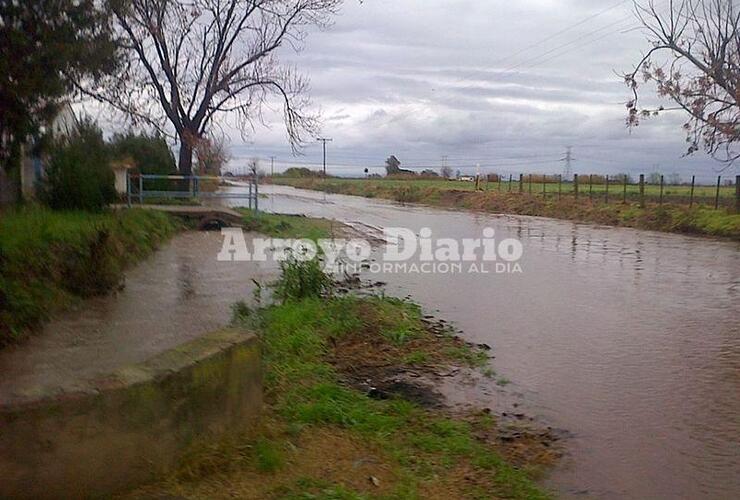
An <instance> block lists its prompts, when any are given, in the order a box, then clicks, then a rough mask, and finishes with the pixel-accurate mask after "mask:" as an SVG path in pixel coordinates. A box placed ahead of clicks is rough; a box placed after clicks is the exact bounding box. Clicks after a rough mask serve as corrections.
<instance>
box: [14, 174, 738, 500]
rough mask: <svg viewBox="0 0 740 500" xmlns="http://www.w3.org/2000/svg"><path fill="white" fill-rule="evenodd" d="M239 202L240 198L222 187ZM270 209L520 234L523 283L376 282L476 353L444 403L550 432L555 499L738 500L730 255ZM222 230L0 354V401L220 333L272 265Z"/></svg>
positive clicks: (607, 231)
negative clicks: (223, 252)
mask: <svg viewBox="0 0 740 500" xmlns="http://www.w3.org/2000/svg"><path fill="white" fill-rule="evenodd" d="M236 189H238V188H236ZM263 192H265V193H267V194H268V198H267V199H263V200H260V202H261V207H262V208H263V209H266V210H270V211H276V212H285V213H299V214H307V215H312V216H320V217H330V218H335V219H338V220H341V221H344V222H347V223H349V224H351V225H353V226H354V227H355V228H356V229H358V230H360V231H363V232H367V233H370V234H377V233H378V232H379V231H380V229H382V228H383V227H398V226H403V227H408V228H410V229H413V230H414V231H416V232H418V231H419V229H420V228H422V227H429V228H431V229H432V230H433V233H434V236H435V237H452V238H464V237H479V236H480V235H481V234H482V231H483V228H485V227H492V228H494V229H495V230H496V237H497V238H499V239H503V238H505V237H515V238H519V239H520V240H521V241H522V243H523V246H524V257H523V259H522V261H521V265H522V270H523V272H522V273H521V274H458V275H446V274H383V275H374V276H367V277H368V278H369V279H377V280H381V281H385V282H387V283H388V285H387V287H388V289H389V292H390V293H393V294H395V295H399V296H405V295H407V294H408V295H411V296H412V297H413V298H414V300H416V301H418V302H420V303H421V304H422V305H423V306H424V307H425V309H426V310H427V311H430V312H435V314H437V315H438V316H439V317H442V318H445V319H447V320H451V321H453V322H454V324H455V325H456V326H457V327H459V328H460V329H461V330H463V331H464V336H465V338H466V339H468V340H470V341H473V342H482V343H487V344H490V345H491V346H492V348H493V351H492V353H493V354H494V355H495V359H494V361H493V363H494V368H495V369H496V371H497V373H498V377H505V378H506V379H508V380H510V381H511V383H510V384H508V385H506V386H505V387H501V388H498V389H496V390H487V389H486V390H479V389H478V388H475V387H469V388H468V389H467V390H465V392H464V393H458V394H455V395H454V396H455V397H454V398H453V399H455V400H457V401H470V402H475V403H477V404H484V405H487V406H490V407H491V408H493V409H494V410H495V411H498V412H505V411H506V412H510V411H512V408H514V405H516V408H517V409H516V410H515V411H517V412H523V413H525V414H527V415H532V416H534V417H535V418H536V419H537V420H538V421H541V422H543V423H546V424H547V425H552V426H553V427H555V428H558V429H564V430H566V431H568V432H569V433H570V434H571V437H570V438H568V439H567V440H566V443H565V444H566V448H567V452H568V453H567V456H566V458H565V459H564V460H563V461H562V462H561V464H560V465H559V466H558V468H557V469H556V470H555V471H553V472H552V474H551V475H550V477H549V479H548V482H547V485H548V486H549V487H551V488H553V489H554V490H555V491H556V492H557V493H558V496H561V497H563V498H606V499H612V498H614V499H617V498H629V499H633V498H634V499H648V498H656V499H663V498H665V499H675V498H685V499H699V498H701V499H703V498H707V499H719V498H722V499H724V498H738V497H740V323H738V315H739V313H740V251H739V250H740V245H738V244H737V243H730V242H720V241H712V240H705V239H699V238H691V237H684V236H680V235H670V234H659V233H652V232H645V231H636V230H630V229H615V228H600V227H594V226H589V225H582V224H574V223H570V222H563V221H554V220H549V219H539V218H527V217H507V216H496V215H491V214H478V213H470V212H455V211H445V210H438V209H432V208H425V207H408V206H401V205H398V204H394V203H391V202H385V201H379V200H368V199H363V198H357V197H349V196H341V195H325V194H323V193H316V192H310V191H300V190H295V189H292V188H287V187H279V186H265V187H264V188H263ZM220 247H221V237H220V235H219V234H218V233H185V234H182V235H179V236H177V237H176V238H174V239H173V240H172V241H171V242H170V243H169V244H168V245H166V246H165V247H164V248H163V249H162V250H160V251H159V252H157V253H156V254H155V255H153V256H152V257H151V258H150V259H148V260H146V261H145V262H143V263H142V264H140V265H139V266H136V267H134V268H132V269H131V270H130V271H129V272H128V273H127V278H126V287H125V288H124V289H123V290H122V291H121V292H120V293H118V294H115V295H112V296H109V297H103V298H98V299H93V300H89V301H85V302H84V303H83V304H81V306H80V308H78V309H77V310H75V311H71V312H70V313H68V314H65V315H63V316H62V317H60V318H57V319H55V320H54V321H52V322H51V323H50V324H48V325H47V327H46V328H45V329H44V331H43V332H41V334H40V335H37V336H35V337H33V338H32V339H30V341H29V342H26V343H25V344H23V345H21V346H18V347H17V348H12V349H6V350H4V351H2V352H0V373H1V374H2V377H1V378H0V402H3V401H6V402H7V401H9V400H13V398H23V397H28V396H34V395H38V394H40V393H46V392H48V391H50V390H51V391H54V390H61V389H67V390H68V389H73V388H75V386H77V385H79V384H84V380H86V379H87V378H89V377H94V376H95V375H97V374H100V373H104V372H106V370H109V369H110V367H111V366H112V365H115V364H122V363H131V362H137V361H142V360H144V359H146V358H147V357H149V356H151V355H152V354H154V353H157V352H160V351H162V350H164V349H167V348H169V347H172V346H175V345H178V344H180V343H183V342H186V341H187V340H190V339H193V338H195V337H197V336H199V335H202V334H203V333H205V332H208V331H211V330H213V329H215V328H218V327H220V326H222V325H224V324H226V323H227V322H228V319H229V308H230V305H231V304H232V303H233V302H234V301H236V300H239V299H249V298H250V297H251V293H252V289H253V287H254V285H253V284H252V281H251V279H252V278H254V279H257V280H260V281H266V280H269V279H271V277H273V276H274V275H275V274H276V266H275V265H274V264H272V263H223V262H217V260H216V254H217V253H218V251H219V249H220Z"/></svg>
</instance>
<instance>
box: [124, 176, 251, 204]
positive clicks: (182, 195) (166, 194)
mask: <svg viewBox="0 0 740 500" xmlns="http://www.w3.org/2000/svg"><path fill="white" fill-rule="evenodd" d="M224 179H225V178H224V177H218V176H206V175H156V174H130V173H128V172H127V173H126V201H127V203H128V206H131V204H132V202H133V201H134V200H137V201H138V202H139V204H143V203H144V200H145V199H148V198H164V199H196V200H200V199H203V198H209V199H246V200H248V206H249V208H250V209H254V210H259V183H258V182H257V178H256V177H254V178H250V179H248V188H249V189H248V191H246V192H242V191H219V190H216V191H209V190H205V191H204V190H202V189H201V186H200V185H201V181H216V182H218V183H219V185H220V183H221V181H223V180H224ZM145 181H159V182H156V185H157V187H158V188H157V189H146V183H145ZM161 184H165V185H166V188H167V189H161ZM172 184H175V185H176V186H178V187H181V188H180V189H174V190H173V189H169V187H170V186H171V185H172ZM182 187H185V189H182Z"/></svg>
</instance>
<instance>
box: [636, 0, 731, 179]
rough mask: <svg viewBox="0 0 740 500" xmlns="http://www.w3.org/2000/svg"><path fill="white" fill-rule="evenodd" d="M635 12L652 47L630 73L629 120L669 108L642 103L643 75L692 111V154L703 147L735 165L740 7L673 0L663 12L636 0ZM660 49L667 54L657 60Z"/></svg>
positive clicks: (717, 0) (725, 0) (722, 1)
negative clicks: (641, 104) (647, 106)
mask: <svg viewBox="0 0 740 500" xmlns="http://www.w3.org/2000/svg"><path fill="white" fill-rule="evenodd" d="M635 15H636V16H637V18H638V20H639V21H640V23H641V24H642V26H643V27H644V29H645V32H646V33H647V36H648V39H649V41H650V43H651V44H652V48H651V49H650V50H649V51H648V52H647V53H646V54H645V55H644V56H643V57H642V58H641V60H640V62H639V63H638V64H637V65H636V66H635V68H634V69H633V71H631V72H629V73H626V74H625V75H623V76H624V80H625V83H626V84H627V85H628V86H629V87H630V89H631V90H632V94H633V98H632V99H631V100H630V101H629V102H628V103H627V108H628V117H627V125H628V126H629V127H635V126H637V125H639V123H640V120H641V119H642V118H647V117H650V116H655V115H657V114H659V113H661V112H663V111H668V110H667V109H665V108H664V107H662V106H661V107H659V108H658V109H648V108H641V107H640V105H639V88H640V82H638V76H642V81H643V82H645V83H647V82H653V83H654V84H655V85H656V88H657V93H658V96H659V97H662V98H667V99H670V100H671V101H673V102H674V103H675V104H677V107H673V108H670V109H671V110H673V109H679V110H682V111H684V112H685V113H687V115H688V116H689V119H688V121H687V122H686V124H685V125H684V130H685V131H686V134H687V142H688V143H689V147H688V151H687V154H693V153H695V152H696V151H698V150H699V149H701V148H702V147H703V149H704V150H705V151H706V152H707V153H709V154H711V155H712V156H713V157H714V158H716V159H718V160H720V161H723V162H726V163H727V164H728V165H731V164H732V163H733V162H734V161H735V160H737V159H739V158H740V105H739V104H740V30H739V28H740V9H738V7H737V6H735V5H733V2H732V0H682V1H680V2H676V1H674V0H670V2H669V11H668V12H667V13H664V14H661V13H659V12H658V10H657V9H656V8H655V3H654V1H653V0H648V2H647V4H646V5H644V4H641V3H640V2H638V1H635ZM660 54H665V56H666V58H664V59H662V60H658V61H656V58H657V57H658V56H659V55H660Z"/></svg>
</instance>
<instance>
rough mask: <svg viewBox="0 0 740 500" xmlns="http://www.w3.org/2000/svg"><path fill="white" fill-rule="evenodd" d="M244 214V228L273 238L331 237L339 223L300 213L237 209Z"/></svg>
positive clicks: (314, 238) (311, 238) (313, 238)
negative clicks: (273, 212) (304, 215)
mask: <svg viewBox="0 0 740 500" xmlns="http://www.w3.org/2000/svg"><path fill="white" fill-rule="evenodd" d="M237 210H238V211H239V212H241V213H242V214H243V215H244V224H245V228H246V229H248V230H250V231H256V232H259V233H262V234H265V235H267V236H272V237H274V238H286V239H290V238H293V239H297V238H307V239H310V240H314V241H316V240H318V239H322V238H331V237H332V233H333V231H334V230H336V229H337V228H338V227H339V225H338V224H337V223H336V222H334V221H331V220H328V219H315V218H311V217H303V216H300V215H280V214H269V213H266V212H258V213H256V212H254V211H253V210H249V209H246V208H239V209H237Z"/></svg>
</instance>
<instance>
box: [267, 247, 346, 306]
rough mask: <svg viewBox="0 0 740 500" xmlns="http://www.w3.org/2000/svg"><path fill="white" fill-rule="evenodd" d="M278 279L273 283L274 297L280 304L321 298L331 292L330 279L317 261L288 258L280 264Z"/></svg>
mask: <svg viewBox="0 0 740 500" xmlns="http://www.w3.org/2000/svg"><path fill="white" fill-rule="evenodd" d="M280 270H281V274H280V278H279V279H278V280H277V282H275V283H274V285H273V288H274V290H275V297H276V298H278V299H279V300H281V301H282V302H287V301H290V300H301V299H306V298H311V297H321V296H322V295H324V294H325V293H326V292H328V291H330V290H331V287H332V279H331V277H330V276H329V275H328V274H326V273H325V272H324V271H323V269H321V263H320V262H319V260H318V259H311V260H306V261H302V260H298V259H295V258H289V259H287V260H285V261H283V262H281V263H280Z"/></svg>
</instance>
